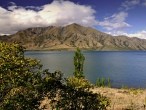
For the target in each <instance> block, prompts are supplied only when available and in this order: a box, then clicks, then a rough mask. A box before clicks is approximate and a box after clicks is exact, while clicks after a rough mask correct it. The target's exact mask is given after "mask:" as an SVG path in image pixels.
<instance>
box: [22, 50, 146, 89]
mask: <svg viewBox="0 0 146 110" xmlns="http://www.w3.org/2000/svg"><path fill="white" fill-rule="evenodd" d="M83 54H84V56H85V64H84V74H85V76H86V78H87V79H88V80H90V81H91V82H92V83H95V82H96V79H97V78H98V77H100V78H101V77H105V78H110V79H111V80H112V87H118V88H120V87H122V86H127V87H135V88H146V52H143V51H136V52H134V51H132V52H131V51H130V52H109V51H108V52H107V51H106V52H103V51H102V52H99V51H84V52H83ZM25 55H26V56H27V57H32V58H37V59H39V60H40V61H41V63H42V64H43V65H44V68H49V69H50V71H51V72H53V71H55V70H60V71H62V72H63V73H64V75H65V76H66V77H68V76H71V75H72V74H73V71H74V65H73V56H74V52H68V51H27V52H26V53H25Z"/></svg>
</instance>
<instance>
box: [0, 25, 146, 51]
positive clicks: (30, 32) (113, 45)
mask: <svg viewBox="0 0 146 110" xmlns="http://www.w3.org/2000/svg"><path fill="white" fill-rule="evenodd" d="M0 40H1V41H6V42H19V43H21V44H22V45H23V46H24V47H26V49H28V50H60V49H69V50H71V49H75V48H76V47H79V48H82V49H94V50H146V40H142V39H138V38H129V37H126V36H111V35H109V34H106V33H103V32H100V31H98V30H95V29H93V28H89V27H83V26H80V25H78V24H75V23H74V24H71V25H68V26H65V27H55V26H49V27H37V28H29V29H26V30H22V31H19V32H17V33H16V34H14V35H11V36H1V37H0Z"/></svg>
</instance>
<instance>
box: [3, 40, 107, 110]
mask: <svg viewBox="0 0 146 110" xmlns="http://www.w3.org/2000/svg"><path fill="white" fill-rule="evenodd" d="M79 56H80V55H79ZM78 60H80V59H78ZM78 62H79V63H80V65H79V66H77V67H79V68H81V69H79V68H76V69H77V74H75V75H77V77H73V78H68V79H67V80H64V79H62V75H63V74H62V73H61V72H60V71H55V72H54V73H50V72H49V70H47V69H46V70H42V65H41V64H40V62H39V61H37V60H35V59H30V58H25V57H24V48H23V47H22V46H20V45H18V44H8V43H1V42H0V110H38V109H39V108H40V103H41V101H42V100H43V99H44V97H48V99H49V100H50V103H49V104H50V105H51V107H52V108H54V109H55V108H57V109H62V110H105V109H106V107H107V106H108V105H109V100H108V99H107V98H106V97H105V96H102V95H100V94H96V93H92V92H91V91H89V89H87V88H90V83H89V82H88V81H87V80H86V79H84V78H83V77H82V76H83V73H82V68H83V59H82V61H81V62H80V61H78ZM77 65H78V64H77ZM78 70H79V71H78ZM78 73H79V74H78ZM80 73H81V74H80ZM40 109H44V108H40Z"/></svg>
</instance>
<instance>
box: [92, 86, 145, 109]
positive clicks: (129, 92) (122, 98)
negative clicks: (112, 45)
mask: <svg viewBox="0 0 146 110" xmlns="http://www.w3.org/2000/svg"><path fill="white" fill-rule="evenodd" d="M92 91H93V92H94V93H100V94H103V95H105V96H107V97H109V98H110V100H111V105H110V107H109V108H108V110H146V108H145V106H146V90H141V89H115V88H107V87H105V88H102V87H100V88H94V89H92Z"/></svg>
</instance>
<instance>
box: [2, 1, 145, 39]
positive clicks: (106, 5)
mask: <svg viewBox="0 0 146 110" xmlns="http://www.w3.org/2000/svg"><path fill="white" fill-rule="evenodd" d="M72 23H78V24H80V25H83V26H86V27H93V28H95V29H97V30H99V31H102V32H105V33H108V34H112V35H115V36H117V35H126V36H129V37H138V38H142V39H146V0H0V35H4V34H7V35H9V34H14V33H16V32H17V31H19V30H24V29H27V28H30V27H47V26H52V25H53V26H66V25H69V24H72Z"/></svg>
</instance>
